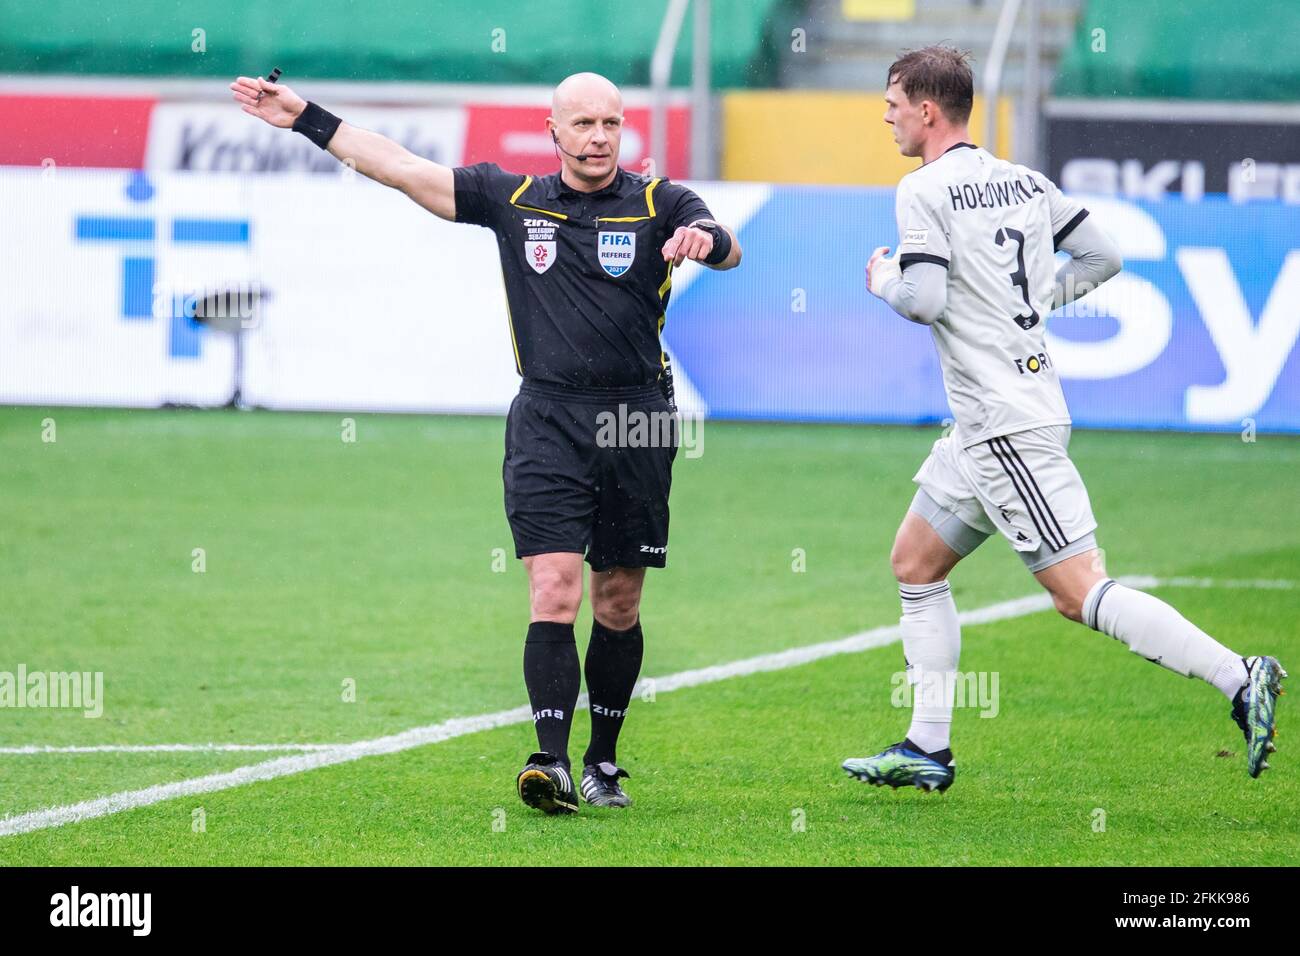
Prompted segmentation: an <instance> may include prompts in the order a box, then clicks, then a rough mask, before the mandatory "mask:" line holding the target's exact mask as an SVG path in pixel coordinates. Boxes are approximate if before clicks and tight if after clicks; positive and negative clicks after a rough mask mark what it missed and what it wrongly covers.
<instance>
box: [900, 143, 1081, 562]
mask: <svg viewBox="0 0 1300 956" xmlns="http://www.w3.org/2000/svg"><path fill="white" fill-rule="evenodd" d="M896 212H897V219H898V232H899V239H900V243H899V247H898V252H897V263H898V266H899V267H900V269H901V270H906V269H907V268H908V267H909V266H913V265H916V264H917V263H932V264H934V265H937V266H942V267H943V268H945V269H946V270H947V302H946V308H945V309H944V311H943V314H942V315H940V316H939V318H938V319H937V320H935V321H934V323H933V324H932V325H931V331H932V334H933V335H934V342H935V346H936V347H937V349H938V351H939V359H940V363H941V365H942V368H943V381H944V389H945V391H946V392H947V395H948V403H949V405H950V406H951V408H952V412H953V416H954V418H955V420H956V425H955V427H954V429H953V431H952V433H951V434H950V435H949V436H946V437H944V438H941V439H939V440H938V441H937V442H935V444H934V448H933V450H932V451H931V453H930V456H929V458H927V459H926V461H925V463H924V464H923V465H922V466H921V469H920V471H918V472H917V474H916V476H915V478H914V479H913V480H914V481H916V483H917V484H918V485H919V486H920V489H921V491H920V492H919V493H918V495H917V501H916V502H914V504H913V510H915V511H917V512H918V513H920V514H921V516H922V517H924V518H926V520H928V521H929V522H930V523H931V524H932V525H934V526H935V529H936V530H937V531H938V532H939V534H940V535H941V536H942V537H943V538H944V540H945V541H946V542H947V543H948V544H949V546H950V547H952V548H953V549H954V550H955V551H957V553H959V554H963V555H964V554H968V553H970V551H971V550H973V549H974V548H975V547H976V546H977V545H978V544H979V543H980V542H982V541H983V540H984V539H985V538H986V537H988V536H989V535H990V534H992V533H993V532H994V530H997V531H1000V532H1001V533H1002V534H1003V535H1004V536H1005V537H1006V538H1007V539H1008V540H1009V541H1010V542H1011V544H1012V546H1013V547H1014V548H1015V549H1016V550H1017V551H1018V552H1020V554H1021V557H1022V558H1023V559H1024V561H1025V563H1026V564H1027V565H1028V566H1029V568H1030V570H1033V571H1038V570H1042V569H1043V568H1045V567H1048V566H1050V565H1052V564H1055V563H1057V562H1059V561H1062V560H1064V559H1065V558H1067V557H1069V556H1071V555H1073V554H1077V553H1080V552H1082V551H1085V550H1090V549H1091V548H1092V547H1095V546H1096V545H1095V539H1094V538H1093V535H1092V532H1093V531H1094V530H1095V529H1096V527H1097V522H1096V521H1095V520H1094V518H1093V514H1092V506H1091V504H1090V502H1089V500H1088V492H1087V489H1086V488H1085V487H1084V484H1083V480H1082V479H1081V478H1080V476H1079V473H1078V471H1077V469H1076V468H1075V467H1074V464H1073V462H1071V461H1070V458H1069V454H1068V452H1067V447H1068V445H1069V437H1070V413H1069V411H1068V409H1067V408H1066V405H1065V397H1064V395H1062V393H1061V384H1060V380H1059V378H1058V376H1057V371H1056V366H1055V364H1054V363H1053V362H1052V357H1051V355H1050V354H1049V353H1048V351H1047V348H1046V346H1045V345H1044V341H1043V332H1044V324H1045V322H1046V318H1047V315H1048V313H1049V312H1050V311H1051V310H1052V299H1053V293H1054V289H1055V281H1056V264H1055V259H1054V254H1055V251H1056V249H1057V248H1058V247H1059V245H1060V243H1061V242H1062V240H1064V239H1065V237H1066V236H1068V235H1069V234H1070V232H1072V231H1073V230H1074V229H1075V228H1076V227H1077V226H1078V225H1079V223H1081V222H1082V221H1083V220H1084V218H1085V217H1086V216H1087V215H1088V212H1087V210H1085V209H1084V208H1083V207H1081V206H1080V205H1079V204H1078V203H1076V202H1074V201H1073V200H1071V199H1067V198H1066V197H1065V196H1064V195H1062V194H1061V192H1060V190H1059V189H1057V188H1056V186H1055V184H1053V183H1052V182H1051V181H1050V180H1049V179H1047V178H1046V177H1045V176H1042V175H1041V174H1039V173H1036V172H1034V171H1033V170H1030V169H1028V168H1026V167H1024V166H1019V165H1016V164H1014V163H1010V162H1007V161H1005V160H1002V159H998V158H997V157H995V156H993V155H992V154H990V153H989V152H987V151H985V150H983V149H980V148H979V147H976V146H973V145H970V144H967V143H963V144H959V145H957V146H954V147H952V148H951V149H949V150H948V151H947V152H946V153H944V154H943V155H941V156H939V157H938V158H937V159H935V160H933V161H932V162H929V163H926V164H925V165H924V166H922V167H921V168H920V169H917V170H916V171H914V172H912V173H909V174H908V175H907V176H905V177H904V178H903V180H902V182H901V183H900V184H899V187H898V198H897V207H896ZM954 518H955V519H957V520H958V521H959V522H960V524H957V523H956V522H954V520H953V519H954ZM963 525H964V526H965V527H962V526H963Z"/></svg>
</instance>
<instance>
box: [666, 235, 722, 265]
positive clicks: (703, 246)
mask: <svg viewBox="0 0 1300 956" xmlns="http://www.w3.org/2000/svg"><path fill="white" fill-rule="evenodd" d="M712 251H713V236H711V235H709V233H707V232H705V231H704V230H703V229H692V228H691V227H690V226H678V227H677V231H676V232H674V233H673V237H672V238H671V239H669V240H668V241H667V242H665V243H664V261H665V262H672V264H673V265H674V266H679V265H681V264H682V263H683V262H684V261H685V260H687V259H694V260H695V261H696V262H703V261H704V259H705V257H706V256H708V254H709V253H710V252H712Z"/></svg>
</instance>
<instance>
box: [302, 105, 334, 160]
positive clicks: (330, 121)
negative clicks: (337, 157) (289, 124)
mask: <svg viewBox="0 0 1300 956" xmlns="http://www.w3.org/2000/svg"><path fill="white" fill-rule="evenodd" d="M342 122H343V120H341V119H339V118H338V117H337V116H335V115H334V114H333V113H331V112H329V111H328V110H323V109H321V108H320V107H319V106H317V105H316V104H315V103H310V102H309V103H308V104H307V108H306V109H305V110H303V111H302V113H300V114H299V116H298V118H297V119H296V120H294V121H293V131H294V132H295V133H302V135H303V136H306V137H307V138H308V139H309V140H311V141H312V142H313V143H315V144H316V145H317V146H319V147H320V148H321V149H327V148H328V147H329V144H330V139H331V138H332V137H333V136H334V134H335V133H336V132H337V131H338V128H339V124H340V123H342Z"/></svg>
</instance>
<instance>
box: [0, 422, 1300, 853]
mask: <svg viewBox="0 0 1300 956" xmlns="http://www.w3.org/2000/svg"><path fill="white" fill-rule="evenodd" d="M351 417H352V418H354V419H355V420H356V441H355V442H351V443H349V442H344V441H343V440H342V431H343V426H342V418H343V416H337V415H291V414H267V413H251V414H240V413H228V412H185V411H166V412H154V411H149V412H139V411H90V410H74V409H53V410H49V409H34V408H17V409H13V408H11V409H0V515H2V520H0V671H8V672H14V671H16V669H17V667H18V665H19V664H22V665H25V666H26V668H27V669H28V670H29V671H35V670H43V671H73V670H76V671H91V672H94V671H99V672H102V673H103V675H104V712H103V716H102V717H100V718H98V719H87V718H85V717H83V716H82V714H81V712H80V711H73V710H67V709H33V708H23V709H17V708H0V747H15V746H24V745H40V746H69V745H86V746H92V745H102V744H163V743H186V744H199V743H203V744H206V743H219V744H224V743H256V744H285V743H294V744H304V743H311V744H336V743H348V742H353V741H358V740H369V739H372V738H376V737H381V736H384V735H387V734H392V733H397V732H400V731H403V730H406V729H408V728H412V727H418V726H423V725H428V724H432V723H436V722H439V721H444V720H447V719H450V718H453V717H460V716H470V715H477V714H483V713H488V712H493V711H499V710H504V709H508V708H511V707H515V706H517V705H519V704H521V703H524V702H525V701H526V697H525V695H524V691H523V681H522V676H521V673H520V669H521V665H520V661H521V657H522V643H523V635H524V631H525V628H526V623H527V582H526V578H525V576H524V573H523V568H522V566H521V565H520V564H519V563H518V562H517V561H515V560H514V558H513V556H512V555H513V550H512V547H511V543H510V535H509V530H508V528H507V526H506V523H505V518H504V514H503V511H502V503H501V485H500V477H499V476H500V467H501V455H502V423H501V421H500V420H499V419H477V418H427V417H400V416H351ZM46 418H52V419H54V423H55V428H56V433H55V435H56V439H57V440H56V441H54V442H47V441H42V421H43V419H46ZM936 437H937V433H936V431H935V430H932V429H902V428H864V427H848V426H843V427H841V426H816V427H814V426H806V427H805V426H789V425H784V426H782V425H753V424H745V425H740V424H725V423H717V422H709V423H708V424H707V425H706V426H705V439H706V440H705V444H704V454H703V455H702V457H700V458H698V459H689V458H685V457H684V456H680V455H679V457H678V461H677V466H676V469H675V487H674V489H673V522H672V526H673V530H672V546H671V551H670V560H669V567H668V568H667V569H666V570H665V571H661V572H651V574H650V577H649V580H648V584H647V591H646V599H645V602H644V606H643V615H642V618H643V622H644V626H645V630H646V660H645V667H644V669H643V674H644V675H647V676H662V675H666V674H671V673H675V672H679V671H683V670H687V669H690V668H698V667H705V666H708V665H712V664H719V663H725V662H729V661H734V660H738V659H742V658H748V657H753V656H755V655H759V654H764V653H769V652H775V651H780V650H784V649H787V648H791V647H796V646H802V645H808V644H813V643H817V642H821V641H828V640H834V639H836V638H840V637H843V636H845V635H848V634H852V633H856V632H860V631H863V630H866V629H869V628H872V627H877V626H881V625H888V624H892V623H895V622H896V621H897V618H898V607H897V595H896V591H895V588H894V584H893V580H892V577H891V576H890V571H889V566H888V551H889V545H890V543H891V541H892V536H893V531H894V529H895V527H896V526H897V523H898V521H899V519H900V518H901V516H902V514H903V512H904V510H905V509H906V507H907V503H908V501H909V500H910V498H911V494H912V490H913V486H912V485H911V482H910V481H909V479H910V477H911V475H912V474H913V472H914V471H915V469H916V467H917V466H918V465H919V464H920V462H921V460H922V459H923V458H924V456H925V454H926V452H927V451H928V449H929V446H930V443H931V442H932V441H933V440H934V439H935V438H936ZM1071 450H1072V453H1073V454H1074V456H1075V459H1076V461H1077V463H1078V464H1079V467H1080V470H1081V471H1082V472H1083V476H1084V479H1085V480H1086V481H1087V483H1088V486H1089V490H1090V492H1091V495H1092V499H1093V507H1094V510H1095V511H1096V513H1097V516H1098V519H1099V521H1100V522H1101V528H1100V531H1099V535H1098V536H1099V540H1100V541H1101V543H1102V544H1103V546H1104V547H1105V548H1106V550H1107V562H1108V567H1109V570H1110V571H1111V572H1112V573H1113V574H1117V575H1122V574H1150V575H1155V576H1158V577H1161V578H1174V577H1192V578H1205V579H1211V581H1213V582H1214V586H1210V587H1203V586H1202V587H1190V586H1184V585H1179V586H1173V587H1164V588H1161V589H1160V591H1159V593H1160V594H1161V595H1162V596H1163V597H1165V598H1166V599H1167V600H1169V601H1171V602H1172V603H1174V604H1175V605H1176V606H1177V607H1178V608H1179V609H1180V610H1182V611H1183V613H1184V614H1186V615H1187V616H1188V617H1189V618H1191V619H1192V620H1194V621H1196V622H1197V623H1198V624H1200V626H1201V627H1203V628H1204V629H1206V630H1207V631H1209V632H1211V633H1213V634H1215V635H1216V636H1217V637H1218V638H1219V639H1220V640H1222V641H1223V642H1224V643H1226V644H1228V645H1229V646H1231V647H1234V648H1236V649H1238V650H1240V651H1241V652H1243V653H1263V652H1267V653H1273V654H1276V655H1277V656H1278V657H1280V658H1281V660H1282V662H1283V664H1284V665H1288V666H1289V667H1290V669H1291V670H1292V673H1293V674H1294V673H1297V671H1296V667H1297V666H1300V628H1298V627H1297V624H1296V622H1297V619H1298V618H1300V585H1297V586H1296V587H1291V588H1287V587H1256V586H1238V585H1251V583H1252V582H1258V581H1261V580H1267V581H1289V582H1300V496H1298V495H1297V494H1296V478H1295V475H1296V474H1297V470H1298V469H1300V442H1298V441H1296V440H1294V439H1288V438H1280V437H1273V436H1261V437H1260V438H1259V440H1258V441H1257V442H1255V443H1243V442H1242V441H1241V440H1240V438H1239V437H1238V436H1236V435H1172V434H1135V433H1133V434H1130V433H1099V432H1079V433H1076V435H1075V436H1074V441H1073V444H1072V447H1071ZM196 549H201V551H196ZM498 549H500V550H498ZM502 554H504V558H502V557H501V555H502ZM198 567H201V568H202V569H203V570H202V571H197V570H196V568H198ZM800 567H802V568H803V570H796V568H800ZM502 568H503V569H504V570H501V569H502ZM952 582H953V586H954V592H955V596H956V600H957V604H958V607H959V608H960V609H962V610H971V609H974V608H977V607H982V606H986V605H989V604H992V603H995V602H999V601H1005V600H1008V599H1011V598H1016V597H1020V596H1023V595H1027V594H1031V593H1034V592H1035V591H1036V590H1037V585H1036V584H1035V582H1034V581H1033V579H1032V578H1031V577H1029V575H1028V574H1027V573H1026V572H1025V570H1024V568H1023V566H1022V565H1021V563H1020V561H1019V560H1018V559H1017V558H1016V557H1015V556H1014V555H1013V554H1012V553H1011V551H1010V549H1009V548H1007V547H1006V546H1005V545H1004V544H1003V543H1001V542H1000V541H998V540H996V539H994V540H991V541H989V542H988V543H987V544H985V545H984V547H982V548H981V549H980V550H979V551H978V552H977V553H976V554H975V555H974V556H972V557H971V558H970V559H968V560H967V561H965V562H963V564H962V566H961V567H960V568H959V569H958V570H957V571H956V572H955V573H954V575H953V577H952ZM1202 583H1204V582H1202ZM589 627H590V616H589V614H588V613H587V612H586V611H585V609H584V613H583V615H582V616H581V617H580V618H579V622H578V634H579V644H580V646H582V645H584V644H585V636H586V634H587V633H588V632H589ZM901 667H902V656H901V650H900V648H899V646H898V645H897V644H894V645H892V646H888V647H882V648H878V649H875V650H869V651H865V652H862V653H858V654H851V655H842V656H838V657H832V658H828V659H825V660H821V661H818V662H815V663H812V664H807V665H803V666H799V667H794V668H790V669H785V670H779V671H774V672H770V673H763V674H757V675H754V676H748V677H738V678H732V679H729V680H724V681H721V682H717V683H711V684H707V685H704V686H698V687H693V688H689V689H683V690H678V691H674V692H672V693H665V694H661V695H657V696H656V698H655V700H654V701H653V702H647V701H640V700H638V701H635V702H634V703H633V707H632V711H631V715H630V717H629V719H628V723H627V725H626V727H625V730H624V734H623V740H622V742H621V745H620V750H619V760H620V763H621V764H623V765H625V766H626V767H627V768H628V769H629V770H630V771H631V773H632V779H631V780H630V781H629V782H628V784H627V789H628V791H629V793H630V794H631V795H632V798H633V800H634V806H633V807H632V808H631V809H630V810H629V811H623V812H619V811H598V810H593V809H592V808H590V807H586V806H584V807H583V810H582V813H581V814H579V815H577V816H576V817H568V818H547V817H543V816H541V815H539V814H536V813H533V812H531V811H528V810H527V809H526V808H525V807H523V806H522V804H520V803H519V802H518V800H517V798H516V797H515V796H514V793H513V783H514V776H515V774H516V773H517V771H518V769H519V767H520V765H521V763H522V760H523V758H524V757H525V756H526V755H527V754H528V752H529V751H530V750H531V749H532V747H533V737H532V730H531V727H530V726H529V725H527V724H514V725H510V726H504V727H500V728H498V729H494V730H488V731H484V732H480V733H474V734H469V735H465V736H460V737H457V738H455V739H452V740H447V741H445V742H442V743H436V744H430V745H427V746H421V747H417V748H413V749H408V750H405V751H402V752H400V753H393V754H389V755H385V756H375V757H367V758H365V759H361V760H357V761H354V762H349V763H343V764H339V765H335V766H329V767H325V768H322V769H316V770H311V771H310V772H305V773H300V774H296V775H292V776H285V777H282V778H280V779H274V780H269V781H265V782H260V783H254V784H251V785H246V786H238V787H234V788H230V789H224V790H221V791H219V792H213V793H203V794H199V795H195V796H186V797H178V798H175V799H171V800H166V801H163V802H159V803H155V804H152V805H149V806H145V807H141V808H138V809H132V810H129V811H126V812H122V813H114V814H110V815H106V816H101V817H98V818H95V819H90V820H86V821H84V822H80V823H71V824H68V825H64V826H59V827H53V828H45V829H40V830H38V831H35V832H29V833H23V834H20V835H16V836H7V837H0V864H35V865H41V864H80V865H87V864H89V865H96V864H105V865H115V864H244V863H254V864H257V863H275V864H438V863H456V864H462V863H463V864H483V863H506V864H513V863H519V864H535V863H546V864H565V863H567V864H588V863H591V864H611V863H613V864H659V863H692V864H708V863H753V864H783V863H796V864H803V863H813V864H816V863H836V864H867V865H889V864H962V863H981V864H1016V865H1042V864H1093V863H1096V864H1172V865H1188V864H1220V865H1237V864H1250V863H1262V862H1267V863H1274V864H1296V863H1298V862H1300V774H1298V773H1297V770H1298V768H1300V747H1297V748H1296V749H1294V750H1293V749H1292V745H1291V744H1290V742H1289V740H1290V738H1289V735H1288V734H1287V726H1288V724H1289V723H1290V720H1289V711H1290V709H1291V707H1290V705H1291V703H1292V701H1293V700H1295V698H1294V697H1289V696H1288V697H1286V698H1283V700H1282V703H1281V705H1280V708H1279V724H1280V726H1281V727H1282V731H1281V734H1280V735H1279V740H1278V743H1279V752H1278V753H1277V754H1276V759H1274V760H1273V761H1272V764H1273V768H1274V769H1272V770H1270V771H1268V772H1266V773H1265V774H1264V776H1263V777H1262V778H1261V779H1259V780H1250V779H1249V778H1248V777H1247V776H1246V774H1245V769H1244V762H1245V758H1244V754H1243V746H1242V740H1241V738H1240V734H1239V732H1238V731H1237V730H1236V727H1235V725H1234V724H1233V723H1232V722H1231V720H1230V719H1229V717H1228V704H1227V701H1226V700H1225V699H1224V698H1223V697H1222V696H1221V695H1219V694H1217V693H1216V692H1215V691H1214V690H1212V689H1211V688H1209V687H1207V686H1205V685H1202V684H1200V683H1199V682H1193V681H1187V680H1183V679H1182V678H1179V677H1177V676H1175V675H1173V674H1170V673H1169V672H1167V671H1164V670H1162V669H1160V668H1157V667H1152V666H1151V665H1149V664H1146V663H1145V662H1143V661H1141V660H1139V659H1137V658H1136V657H1135V656H1134V655H1132V654H1130V653H1129V652H1128V651H1127V650H1126V649H1125V648H1123V646H1121V645H1119V644H1118V643H1117V642H1114V641H1111V640H1110V639H1108V638H1106V637H1104V636H1102V635H1099V634H1096V633H1094V632H1092V631H1088V630H1086V629H1084V628H1082V627H1079V626H1078V625H1073V624H1070V623H1069V622H1066V621H1064V620H1062V619H1060V618H1058V617H1057V616H1056V615H1055V614H1053V613H1052V612H1050V611H1044V612H1041V613H1035V614H1029V615H1026V616H1021V617H1016V618H1013V619H1009V620H1004V621H999V622H996V623H992V624H986V625H980V626H973V627H967V628H965V630H964V632H963V655H962V661H961V669H962V670H963V671H966V672H969V671H976V672H981V671H982V672H989V673H992V672H996V673H997V674H998V680H999V683H998V687H999V697H998V702H997V714H996V716H995V717H992V718H991V719H986V718H984V717H981V716H980V710H979V709H978V708H965V709H959V710H958V712H957V715H956V719H955V724H954V749H955V752H956V754H957V760H958V776H957V782H956V784H955V785H954V786H953V788H952V789H951V790H950V791H949V792H948V793H947V794H945V795H942V796H938V795H923V794H920V793H917V792H915V791H898V792H892V791H888V790H877V789H873V788H870V787H866V786H863V785H862V784H859V783H857V782H855V781H852V780H850V779H848V778H847V777H846V776H844V774H843V773H842V772H841V771H840V770H839V766H838V765H839V762H840V761H841V760H842V759H843V758H845V757H847V756H858V755H861V754H864V753H868V752H874V751H876V750H879V749H880V748H881V747H883V746H885V745H886V744H889V743H892V742H894V741H896V740H898V739H900V738H901V736H902V734H903V732H904V730H905V729H906V725H907V712H906V711H905V710H900V709H898V708H895V707H893V706H891V695H892V692H893V684H892V683H891V677H892V676H893V675H894V674H895V673H896V672H898V671H899V670H901ZM349 688H354V693H355V700H349V699H348V698H349V697H350V696H351V693H350V691H349ZM986 710H987V708H986ZM587 728H588V725H587V722H586V717H585V714H579V716H578V718H577V720H576V721H575V727H574V745H573V747H572V750H573V752H574V756H575V757H576V756H577V755H579V754H580V753H581V750H582V748H583V746H584V745H585V742H586V734H587ZM1221 753H1224V754H1226V755H1224V756H1221V755H1220V754H1221ZM281 756H285V755H284V754H277V753H229V752H179V753H35V754H0V816H4V815H6V814H9V815H19V814H25V813H28V812H30V811H34V810H40V809H43V808H48V807H58V806H65V805H69V804H75V803H77V802H79V801H85V800H92V799H94V798H98V797H103V796H106V795H109V794H115V793H120V792H124V791H134V790H138V789H141V788H144V787H149V786H152V785H157V784H166V783H172V782H176V781H182V780H187V779H192V778H197V777H202V776H205V775H208V774H213V773H219V772H222V771H229V770H233V769H235V768H238V767H243V766H248V765H250V764H255V763H259V762H262V761H265V760H270V759H275V758H277V757H281ZM199 810H201V811H202V812H201V813H197V812H196V811H199ZM199 821H201V823H202V826H200V825H199ZM1260 847H1268V852H1267V858H1266V859H1265V858H1263V857H1261V855H1260V850H1259V848H1260Z"/></svg>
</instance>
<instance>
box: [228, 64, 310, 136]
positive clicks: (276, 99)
mask: <svg viewBox="0 0 1300 956" xmlns="http://www.w3.org/2000/svg"><path fill="white" fill-rule="evenodd" d="M230 89H231V92H232V93H234V96H235V102H236V103H238V104H239V105H240V108H241V109H243V111H244V112H245V113H247V114H248V115H249V116H256V117H257V118H258V119H260V120H265V121H266V122H268V123H270V124H271V125H272V126H278V127H280V128H281V129H288V128H289V127H291V126H293V121H294V120H296V119H297V118H298V117H299V115H300V114H301V113H302V111H303V110H305V109H306V108H307V101H306V100H304V99H303V98H302V97H301V96H299V95H298V94H297V93H295V92H294V91H293V90H291V89H289V87H287V86H285V85H284V84H283V83H269V82H267V81H266V80H264V79H262V78H261V77H260V76H259V77H255V78H254V77H248V76H241V77H240V78H239V79H237V80H235V82H233V83H231V84H230Z"/></svg>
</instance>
